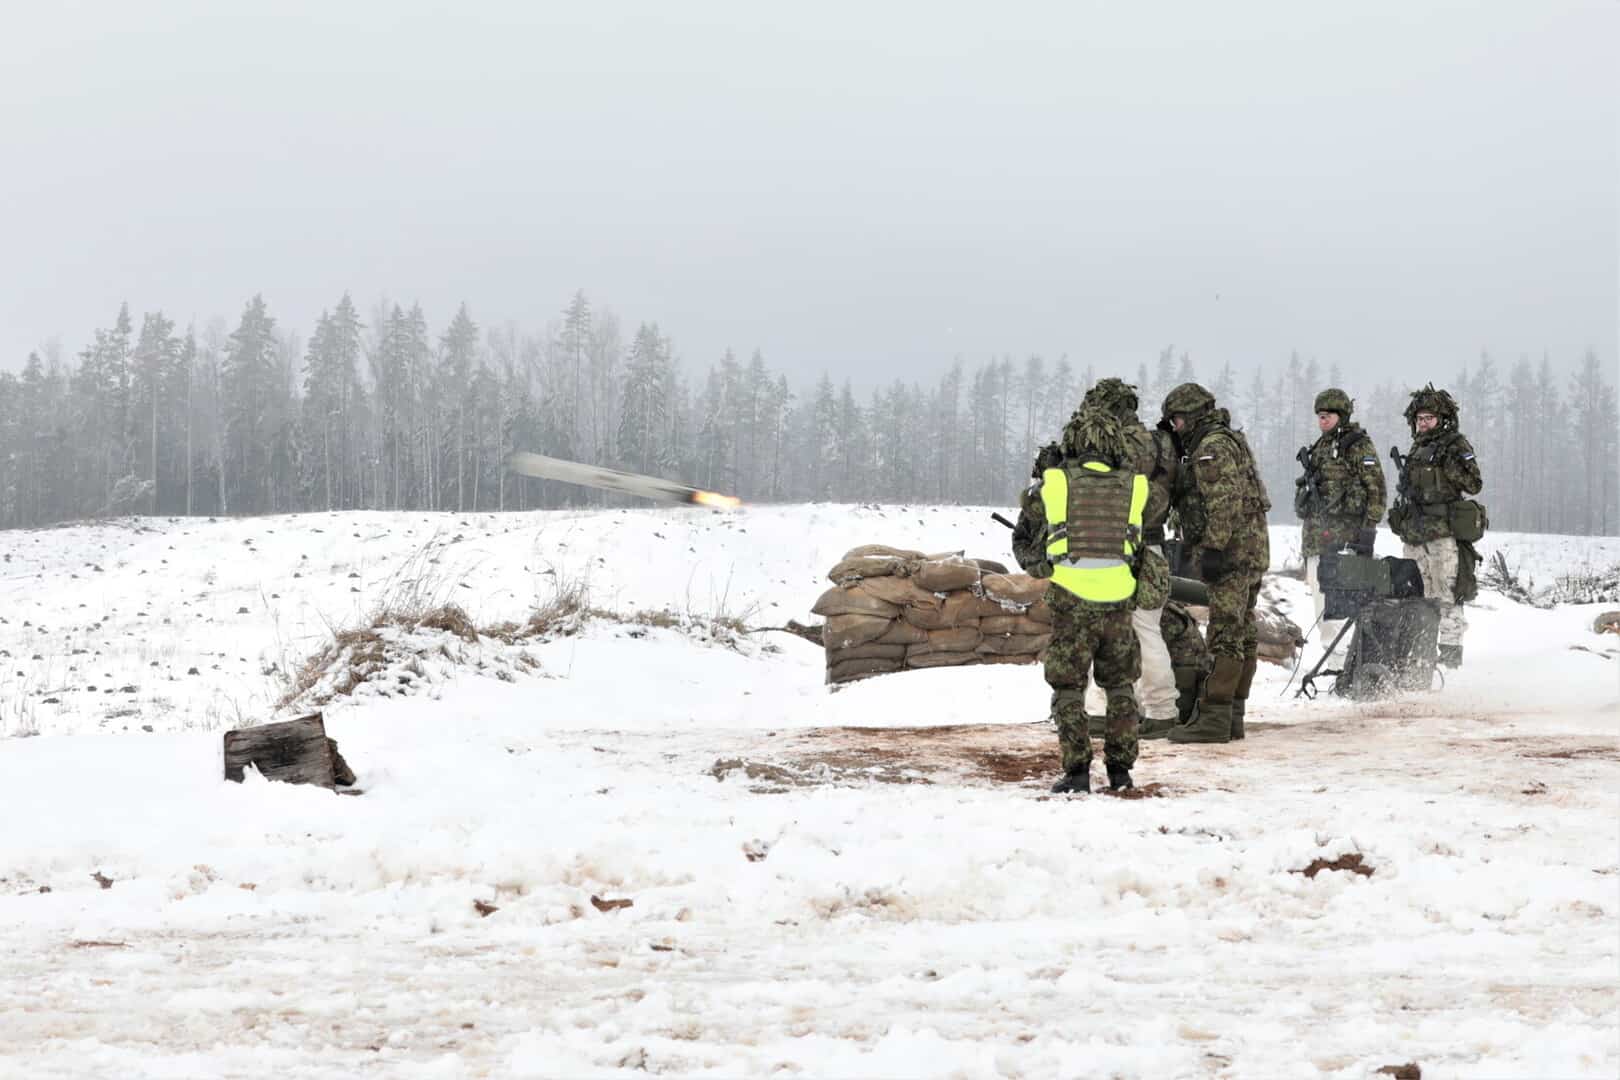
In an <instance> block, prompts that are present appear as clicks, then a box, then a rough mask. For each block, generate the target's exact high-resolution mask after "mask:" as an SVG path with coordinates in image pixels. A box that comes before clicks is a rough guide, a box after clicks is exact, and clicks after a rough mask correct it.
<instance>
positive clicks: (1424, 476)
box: [1402, 431, 1463, 514]
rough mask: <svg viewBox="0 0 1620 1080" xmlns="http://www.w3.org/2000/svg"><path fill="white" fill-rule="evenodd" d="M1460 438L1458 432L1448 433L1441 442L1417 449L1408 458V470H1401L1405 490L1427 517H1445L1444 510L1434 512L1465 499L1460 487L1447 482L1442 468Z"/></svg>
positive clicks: (1432, 441) (1429, 442) (1433, 442)
mask: <svg viewBox="0 0 1620 1080" xmlns="http://www.w3.org/2000/svg"><path fill="white" fill-rule="evenodd" d="M1458 438H1459V435H1458V433H1457V432H1455V431H1448V432H1446V433H1445V434H1444V435H1442V436H1440V437H1439V438H1438V439H1431V440H1430V441H1428V442H1426V443H1423V444H1421V445H1418V446H1414V447H1413V448H1412V452H1411V453H1410V454H1408V455H1407V456H1406V468H1405V469H1403V470H1402V473H1403V478H1404V479H1405V480H1406V490H1407V492H1408V493H1409V494H1410V498H1411V501H1412V503H1413V504H1414V505H1415V506H1421V507H1423V508H1424V511H1423V512H1424V513H1430V512H1433V513H1435V514H1444V513H1445V511H1444V510H1440V509H1433V508H1437V507H1440V506H1443V505H1446V504H1449V503H1453V502H1456V501H1457V500H1458V499H1461V498H1462V497H1463V493H1462V492H1461V491H1459V490H1458V489H1457V486H1456V485H1455V484H1453V483H1452V482H1451V481H1450V480H1448V479H1447V478H1446V470H1445V469H1444V468H1443V467H1442V464H1443V463H1444V461H1445V458H1446V454H1447V453H1449V452H1450V450H1451V445H1452V443H1454V442H1456V441H1457V439H1458Z"/></svg>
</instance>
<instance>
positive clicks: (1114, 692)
mask: <svg viewBox="0 0 1620 1080" xmlns="http://www.w3.org/2000/svg"><path fill="white" fill-rule="evenodd" d="M1079 415H1080V412H1079V410H1077V411H1076V413H1075V418H1071V421H1070V424H1069V425H1068V427H1066V428H1065V429H1064V441H1063V445H1061V446H1060V445H1058V444H1056V443H1049V444H1048V445H1046V446H1044V447H1042V448H1041V451H1040V452H1039V453H1038V454H1037V455H1036V458H1035V465H1034V468H1033V469H1032V470H1031V475H1032V476H1033V478H1034V479H1035V480H1037V481H1038V480H1040V479H1041V477H1042V475H1043V474H1044V473H1045V471H1046V470H1047V469H1048V468H1055V467H1057V466H1059V465H1061V464H1062V462H1063V460H1064V459H1065V456H1066V454H1067V455H1077V454H1079V453H1080V452H1081V451H1082V450H1083V449H1085V448H1084V447H1082V446H1079V445H1076V438H1077V436H1076V432H1077V430H1078V428H1077V425H1076V423H1075V419H1078V417H1079ZM1135 445H1136V444H1135V443H1134V442H1129V441H1128V442H1127V449H1126V453H1125V454H1124V455H1123V456H1125V457H1126V458H1127V461H1126V462H1124V463H1123V464H1122V465H1121V467H1122V468H1128V469H1131V470H1132V471H1136V465H1135V462H1134V457H1135V451H1134V449H1132V448H1134V447H1135ZM1149 502H1150V506H1151V497H1150V500H1149ZM1145 517H1146V515H1145V513H1144V520H1145ZM1046 520H1047V519H1046V510H1045V507H1044V505H1043V504H1042V501H1041V496H1040V493H1039V485H1038V484H1037V483H1032V484H1031V485H1030V486H1029V487H1028V488H1026V489H1025V490H1024V492H1023V494H1022V495H1021V496H1020V499H1019V513H1018V521H1017V523H1016V524H1015V525H1014V526H1013V557H1014V558H1015V559H1017V560H1018V565H1019V566H1020V567H1022V568H1023V570H1024V572H1025V573H1027V574H1029V575H1030V576H1032V577H1037V578H1048V577H1050V576H1051V575H1052V564H1051V563H1050V562H1049V561H1048V560H1047V557H1046V527H1047V526H1046ZM1138 582H1139V585H1140V578H1138ZM1168 590H1169V578H1168V574H1166V577H1165V591H1166V593H1168ZM1046 602H1047V606H1048V607H1050V608H1051V611H1052V641H1051V644H1050V645H1048V646H1047V650H1046V664H1045V674H1046V682H1047V684H1048V685H1049V686H1051V688H1052V701H1051V719H1052V722H1053V724H1054V725H1055V726H1056V727H1057V732H1058V750H1059V754H1060V756H1061V759H1062V764H1063V772H1064V779H1062V780H1060V781H1059V782H1058V785H1057V786H1055V787H1054V788H1053V790H1054V791H1068V790H1089V776H1088V773H1089V770H1090V767H1091V758H1092V750H1091V737H1090V718H1089V717H1088V716H1087V714H1086V707H1085V697H1086V686H1087V683H1088V680H1089V676H1090V675H1091V674H1095V676H1096V679H1097V684H1098V685H1099V686H1101V687H1102V688H1103V690H1104V692H1105V693H1106V694H1107V701H1108V704H1107V721H1106V724H1105V728H1104V731H1103V760H1104V762H1105V763H1106V764H1107V765H1108V770H1109V779H1110V783H1114V782H1115V779H1116V776H1118V775H1122V776H1123V783H1122V784H1120V785H1119V786H1129V784H1130V782H1131V781H1130V776H1129V772H1128V770H1129V769H1130V768H1131V767H1132V766H1133V765H1135V764H1136V757H1137V745H1138V744H1137V708H1136V697H1135V694H1134V693H1133V692H1132V689H1131V684H1132V683H1133V682H1135V680H1136V678H1137V676H1138V675H1139V674H1140V673H1141V654H1140V651H1139V648H1138V645H1137V639H1136V631H1135V629H1134V627H1133V626H1132V624H1131V603H1130V602H1129V601H1127V602H1126V603H1124V604H1110V605H1099V604H1096V603H1093V602H1091V601H1088V600H1085V599H1082V598H1081V597H1079V596H1076V595H1074V594H1073V593H1071V592H1069V591H1067V590H1066V589H1062V588H1052V589H1048V590H1047V593H1046ZM1116 770H1117V772H1116ZM1078 777H1085V778H1086V780H1085V786H1083V787H1079V788H1076V787H1070V786H1067V785H1068V783H1069V782H1070V778H1078Z"/></svg>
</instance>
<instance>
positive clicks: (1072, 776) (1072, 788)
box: [1052, 763, 1091, 795]
mask: <svg viewBox="0 0 1620 1080" xmlns="http://www.w3.org/2000/svg"><path fill="white" fill-rule="evenodd" d="M1052 794H1054V795H1090V794H1091V765H1090V763H1087V764H1086V765H1085V766H1083V767H1082V768H1078V769H1075V770H1074V771H1072V772H1066V773H1064V774H1063V775H1062V776H1060V777H1058V782H1057V783H1055V784H1053V785H1052Z"/></svg>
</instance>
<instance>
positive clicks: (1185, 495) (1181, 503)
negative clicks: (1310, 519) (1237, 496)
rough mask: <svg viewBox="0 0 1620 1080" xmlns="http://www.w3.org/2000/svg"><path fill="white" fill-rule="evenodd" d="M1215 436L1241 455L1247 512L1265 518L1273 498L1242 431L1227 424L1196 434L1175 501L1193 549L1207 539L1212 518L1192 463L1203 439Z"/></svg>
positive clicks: (1189, 445)
mask: <svg viewBox="0 0 1620 1080" xmlns="http://www.w3.org/2000/svg"><path fill="white" fill-rule="evenodd" d="M1214 435H1225V436H1226V437H1227V438H1229V439H1231V440H1232V442H1233V443H1235V444H1236V445H1237V448H1238V450H1239V451H1240V452H1241V456H1242V458H1243V466H1244V469H1245V470H1246V471H1247V473H1248V480H1249V490H1248V491H1247V492H1245V493H1244V496H1243V511H1244V513H1245V514H1249V515H1258V516H1260V517H1264V516H1265V514H1266V511H1268V510H1270V509H1271V497H1270V496H1269V495H1267V494H1266V482H1265V481H1264V480H1262V479H1261V478H1260V470H1259V469H1258V468H1257V467H1256V466H1255V463H1254V452H1253V451H1252V450H1250V449H1249V440H1248V439H1246V438H1244V437H1243V432H1241V431H1233V430H1232V429H1231V428H1229V427H1226V426H1225V425H1224V424H1211V425H1210V426H1208V427H1205V428H1202V429H1200V430H1198V431H1196V432H1195V433H1194V437H1193V441H1192V442H1190V443H1187V444H1186V445H1185V446H1184V447H1183V450H1182V455H1181V469H1180V475H1179V477H1178V478H1177V480H1178V484H1177V487H1178V494H1177V497H1176V500H1175V502H1176V517H1177V519H1178V520H1179V521H1180V523H1181V535H1182V539H1183V540H1185V541H1186V542H1187V543H1189V544H1192V545H1194V546H1196V545H1197V544H1198V542H1199V541H1200V540H1202V539H1203V538H1204V527H1205V525H1206V523H1207V522H1208V520H1209V517H1208V511H1207V510H1206V509H1205V507H1204V493H1203V492H1202V491H1200V490H1198V481H1197V473H1196V471H1195V470H1194V469H1193V467H1192V461H1193V460H1194V456H1195V455H1196V454H1197V453H1198V448H1199V447H1200V446H1202V445H1203V443H1204V440H1205V439H1208V438H1210V437H1211V436H1214Z"/></svg>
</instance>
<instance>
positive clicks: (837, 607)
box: [810, 585, 900, 619]
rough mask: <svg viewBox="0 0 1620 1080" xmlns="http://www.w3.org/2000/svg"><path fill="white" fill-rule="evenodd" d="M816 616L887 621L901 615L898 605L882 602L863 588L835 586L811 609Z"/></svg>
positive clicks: (823, 594)
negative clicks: (878, 616) (855, 617)
mask: <svg viewBox="0 0 1620 1080" xmlns="http://www.w3.org/2000/svg"><path fill="white" fill-rule="evenodd" d="M810 611H811V614H814V615H882V616H883V617H884V618H885V619H893V618H897V617H898V616H899V615H900V607H899V605H898V604H891V603H889V602H888V601H887V600H881V599H879V598H878V597H876V596H873V595H872V594H871V593H870V592H868V591H867V590H865V589H861V588H848V587H845V586H842V585H834V586H833V587H832V588H830V589H828V590H827V591H826V592H824V593H822V594H821V595H820V596H819V597H817V598H816V602H815V606H813V607H812V608H811V609H810Z"/></svg>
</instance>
